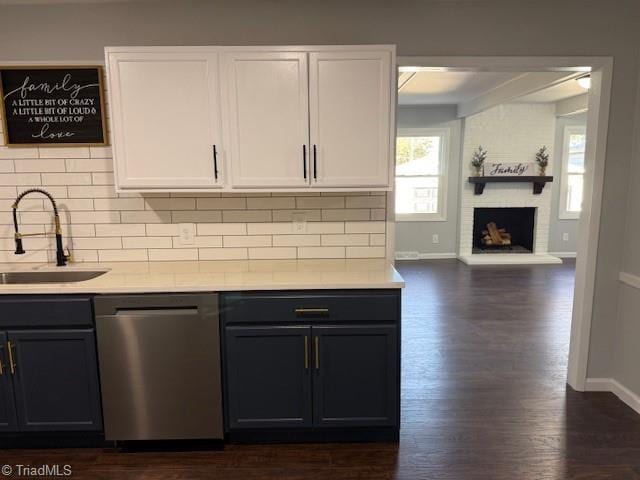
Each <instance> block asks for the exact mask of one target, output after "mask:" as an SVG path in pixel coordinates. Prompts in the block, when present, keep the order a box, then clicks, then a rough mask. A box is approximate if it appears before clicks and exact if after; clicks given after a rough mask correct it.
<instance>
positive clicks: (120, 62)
mask: <svg viewBox="0 0 640 480" xmlns="http://www.w3.org/2000/svg"><path fill="white" fill-rule="evenodd" d="M107 68H108V72H109V73H108V76H109V93H110V101H111V116H112V128H113V144H114V159H115V165H114V167H115V168H114V171H115V175H116V181H117V185H118V188H120V189H129V190H147V189H149V190H151V189H163V190H172V189H175V190H181V189H209V188H217V187H220V186H222V165H221V161H222V158H221V155H220V153H221V152H222V151H223V149H222V145H221V137H222V136H221V131H220V114H219V112H220V108H219V99H218V97H219V88H218V54H217V53H215V52H213V53H211V52H199V53H194V52H176V51H175V50H172V51H167V52H163V51H159V50H158V49H155V50H154V51H139V52H131V53H129V52H121V51H113V52H109V51H108V52H107Z"/></svg>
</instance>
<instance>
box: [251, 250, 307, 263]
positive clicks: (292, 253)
mask: <svg viewBox="0 0 640 480" xmlns="http://www.w3.org/2000/svg"><path fill="white" fill-rule="evenodd" d="M249 258H250V259H251V260H280V259H288V258H296V249H295V247H272V248H250V249H249Z"/></svg>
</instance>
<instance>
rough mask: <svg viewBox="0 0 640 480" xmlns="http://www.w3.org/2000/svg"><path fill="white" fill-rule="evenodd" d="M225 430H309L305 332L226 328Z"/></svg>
mask: <svg viewBox="0 0 640 480" xmlns="http://www.w3.org/2000/svg"><path fill="white" fill-rule="evenodd" d="M225 336H226V346H225V347H226V364H225V369H226V381H227V388H226V397H227V398H226V400H227V401H226V405H227V409H228V410H227V418H228V422H229V427H230V428H231V429H259V428H266V427H310V426H311V424H312V421H311V374H310V363H309V362H310V357H309V354H310V342H311V329H310V328H309V327H303V326H295V327H275V326H269V327H226V329H225Z"/></svg>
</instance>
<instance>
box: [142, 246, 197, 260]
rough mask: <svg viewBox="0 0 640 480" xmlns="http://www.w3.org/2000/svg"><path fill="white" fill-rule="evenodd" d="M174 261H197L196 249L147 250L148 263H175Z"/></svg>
mask: <svg viewBox="0 0 640 480" xmlns="http://www.w3.org/2000/svg"><path fill="white" fill-rule="evenodd" d="M176 260H183V261H184V260H198V249H197V248H185V249H177V248H176V249H173V248H160V249H154V248H151V249H149V261H152V262H153V261H176Z"/></svg>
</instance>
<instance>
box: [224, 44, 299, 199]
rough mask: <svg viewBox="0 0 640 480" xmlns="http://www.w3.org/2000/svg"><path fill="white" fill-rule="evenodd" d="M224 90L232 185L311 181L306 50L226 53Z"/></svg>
mask: <svg viewBox="0 0 640 480" xmlns="http://www.w3.org/2000/svg"><path fill="white" fill-rule="evenodd" d="M223 96H224V98H225V100H226V103H225V107H226V108H225V110H224V111H225V115H224V117H225V126H227V125H228V129H229V140H228V141H229V147H230V150H231V160H230V163H231V171H232V182H231V183H232V186H233V187H244V188H252V187H254V188H258V187H278V188H286V187H300V186H306V185H308V183H309V180H308V178H309V171H308V153H309V151H308V143H309V108H308V104H309V98H308V76H307V54H306V53H300V52H232V53H226V54H225V55H224V82H223Z"/></svg>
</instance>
